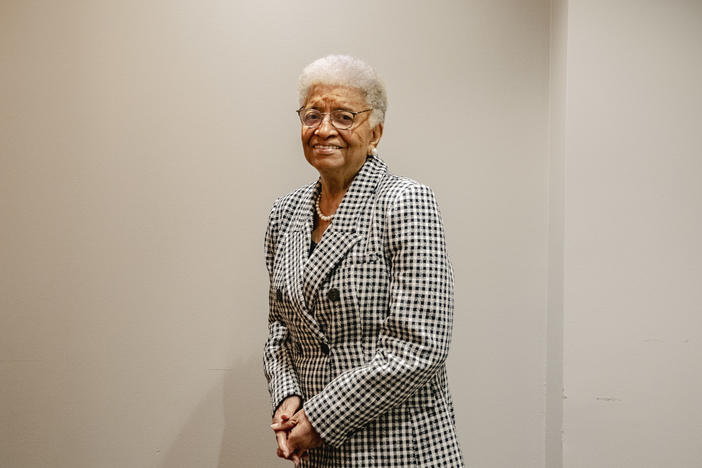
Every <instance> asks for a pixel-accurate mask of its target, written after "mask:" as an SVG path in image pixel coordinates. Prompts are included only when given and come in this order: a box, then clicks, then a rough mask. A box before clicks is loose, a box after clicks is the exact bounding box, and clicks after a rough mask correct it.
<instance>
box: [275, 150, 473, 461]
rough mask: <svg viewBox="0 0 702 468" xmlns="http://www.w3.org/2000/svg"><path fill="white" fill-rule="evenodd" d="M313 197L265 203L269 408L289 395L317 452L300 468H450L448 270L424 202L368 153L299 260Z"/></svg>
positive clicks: (426, 194) (453, 444)
mask: <svg viewBox="0 0 702 468" xmlns="http://www.w3.org/2000/svg"><path fill="white" fill-rule="evenodd" d="M319 190H320V184H319V182H317V183H314V184H310V185H307V186H304V187H302V188H300V189H298V190H296V191H294V192H292V193H290V194H288V195H286V196H284V197H282V198H280V199H278V200H277V201H276V202H275V204H274V206H273V209H272V211H271V214H270V219H269V224H268V230H267V232H266V264H267V267H268V272H269V274H270V314H269V335H268V339H267V341H266V344H265V351H264V370H265V375H266V378H267V379H268V385H269V391H270V393H271V398H272V403H273V408H277V407H278V406H279V404H280V403H281V402H282V401H283V400H284V399H285V398H286V397H288V396H290V395H299V396H300V397H301V398H302V400H303V402H304V403H303V405H304V409H305V412H306V414H307V417H308V418H309V420H310V422H311V423H312V426H313V427H314V428H315V429H316V430H317V431H318V432H319V434H320V435H321V437H322V439H323V440H324V441H325V446H323V447H320V448H316V449H313V450H310V458H309V460H308V461H307V462H305V463H304V464H303V466H305V467H411V466H421V467H455V466H463V460H462V455H461V449H460V447H459V444H458V441H457V439H456V432H455V417H454V410H453V404H452V402H451V395H450V394H449V390H448V385H447V379H446V366H445V359H446V356H447V354H448V350H449V343H450V341H451V330H452V323H453V272H452V269H451V265H450V263H449V260H448V258H447V256H446V248H445V242H444V231H443V225H442V222H441V217H440V214H439V209H438V207H437V204H436V200H435V198H434V194H433V192H432V191H431V189H429V188H428V187H426V186H424V185H421V184H419V183H417V182H415V181H413V180H410V179H407V178H403V177H397V176H394V175H392V174H390V173H389V172H388V170H387V167H386V165H385V164H384V163H383V162H382V161H381V160H380V159H379V158H377V157H374V156H369V157H368V159H367V160H366V163H365V164H364V166H363V167H362V169H361V170H360V172H359V173H358V174H357V175H356V177H355V179H354V180H353V183H352V184H351V186H350V187H349V189H348V191H347V192H346V195H345V196H344V198H343V200H342V202H341V204H340V205H339V208H338V209H337V211H336V214H335V215H334V220H333V221H332V224H331V225H330V226H329V228H328V229H327V231H326V232H325V233H324V236H323V237H322V240H321V242H320V243H319V245H318V246H317V247H316V248H315V250H314V251H313V252H312V254H311V255H310V254H309V251H310V240H311V235H312V230H313V222H314V218H313V216H314V212H315V208H314V202H315V200H316V197H317V194H318V192H319Z"/></svg>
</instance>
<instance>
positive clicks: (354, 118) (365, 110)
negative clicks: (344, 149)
mask: <svg viewBox="0 0 702 468" xmlns="http://www.w3.org/2000/svg"><path fill="white" fill-rule="evenodd" d="M303 110H305V106H302V107H300V108H299V109H298V110H296V111H295V112H297V116H298V117H299V118H300V123H301V124H302V125H303V126H305V127H307V128H319V127H321V126H322V124H323V123H324V121H325V120H326V117H324V116H326V115H328V116H329V124H330V125H331V126H332V127H334V128H335V129H337V130H351V129H352V128H353V126H354V124H355V123H356V116H357V115H358V114H363V113H364V112H369V111H372V110H373V108H372V107H371V108H369V109H364V110H362V111H357V112H354V111H350V110H344V109H336V110H333V111H332V112H336V111H341V112H348V113H349V114H351V115H353V122H351V125H349V126H348V127H346V128H339V127H337V126H336V125H334V122H333V121H332V119H331V114H332V112H320V114H322V120H320V121H319V123H318V124H317V125H315V126H314V127H312V126H310V125H305V122H303V121H302V114H300V112H302V111H303ZM310 110H316V109H314V108H310Z"/></svg>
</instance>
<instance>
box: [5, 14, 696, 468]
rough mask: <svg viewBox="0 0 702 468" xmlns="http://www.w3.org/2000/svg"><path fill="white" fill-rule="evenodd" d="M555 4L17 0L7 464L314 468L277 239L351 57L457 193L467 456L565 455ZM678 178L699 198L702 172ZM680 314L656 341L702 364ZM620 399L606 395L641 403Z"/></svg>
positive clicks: (387, 150)
mask: <svg viewBox="0 0 702 468" xmlns="http://www.w3.org/2000/svg"><path fill="white" fill-rule="evenodd" d="M548 21H549V4H548V2H544V1H522V0H519V1H517V0H512V1H506V2H493V1H487V0H485V1H475V2H459V1H448V0H444V1H435V2H406V1H399V0H397V1H383V2H375V1H370V0H358V1H355V2H340V3H329V4H324V5H321V4H310V3H309V2H301V1H290V0H285V1H283V0H278V1H267V2H253V1H246V2H230V1H213V2H196V1H185V0H175V1H169V2H165V1H156V0H153V1H135V0H127V1H113V2H82V1H63V2H41V1H22V2H12V1H6V2H2V3H0V59H1V62H0V63H1V64H2V65H1V67H2V73H1V74H0V80H1V82H0V122H1V125H0V165H1V167H0V216H1V220H2V229H0V264H1V265H2V266H3V267H2V269H1V270H0V421H2V423H1V424H0V466H2V467H3V468H5V467H8V468H39V467H52V468H108V467H114V468H124V467H130V468H145V467H164V468H178V467H183V468H192V467H195V466H197V467H202V468H206V467H270V466H288V462H284V461H278V460H277V458H276V457H275V454H274V449H275V443H274V439H273V436H272V433H271V432H270V429H269V427H268V425H269V422H270V407H269V400H268V395H267V392H266V385H265V380H264V377H263V373H262V369H261V367H262V366H261V352H262V345H263V341H264V339H265V336H266V318H267V304H266V298H267V295H266V290H267V289H266V288H267V285H266V281H267V275H266V272H265V268H264V264H263V245H262V244H263V233H264V230H265V224H266V219H267V216H268V212H269V209H270V206H271V204H272V202H273V200H274V199H275V197H277V196H279V195H281V194H284V193H286V192H288V191H290V190H292V189H294V188H296V187H298V186H299V185H302V184H304V183H307V182H310V181H312V180H314V179H315V178H316V176H315V173H314V171H313V170H312V169H311V168H309V167H308V166H307V164H306V162H305V161H304V158H303V156H302V151H301V149H300V146H299V141H298V138H299V136H298V135H299V133H298V132H299V123H298V121H297V120H296V119H297V117H296V115H295V113H294V110H295V109H296V108H297V96H296V79H297V75H298V74H299V72H300V70H301V69H302V67H303V66H304V65H305V64H307V63H309V62H310V61H312V60H313V59H315V58H317V57H320V56H322V55H325V54H327V53H332V52H346V53H351V54H354V55H358V56H360V57H362V58H364V59H366V60H367V61H368V62H370V63H371V64H373V65H375V66H376V67H377V68H378V70H379V72H380V73H381V75H382V76H384V77H385V80H386V82H387V87H388V92H389V96H390V107H389V112H388V117H387V123H386V127H385V135H384V138H383V141H382V142H381V145H380V148H379V149H380V153H381V156H382V157H383V158H384V159H385V161H386V162H387V163H388V164H389V165H390V167H391V169H393V170H394V172H396V173H399V174H402V175H406V176H409V177H413V178H415V179H418V180H420V181H422V182H424V183H426V184H428V185H430V186H432V187H433V188H434V190H435V192H436V194H437V198H438V200H439V204H440V206H441V209H442V214H443V217H444V220H445V224H446V230H447V236H448V238H447V240H448V248H449V254H450V256H451V258H452V260H453V264H454V267H455V273H456V287H457V288H456V290H457V296H456V318H455V330H454V340H453V348H452V352H451V355H450V357H449V378H450V386H451V389H452V391H453V394H454V400H455V404H456V410H457V422H458V432H459V437H460V440H461V442H462V444H463V449H464V453H465V457H466V461H467V463H468V465H469V466H473V467H489V468H502V467H505V468H512V467H515V466H518V467H520V468H521V467H524V468H530V467H542V466H543V465H544V434H545V427H544V420H545V414H544V408H545V404H544V381H545V372H546V369H545V365H544V363H545V354H546V350H545V345H544V343H545V341H546V314H545V313H544V310H545V304H546V278H547V273H546V269H547V255H546V251H547V222H546V221H547V220H546V217H547V204H546V196H547V141H548V138H547V114H548V57H549V48H548V39H549V29H548ZM661 78H662V77H661ZM665 89H666V90H667V88H665ZM666 92H675V91H669V90H667V91H666ZM680 96H681V97H682V95H680ZM690 109H692V108H690ZM689 112H692V110H689ZM666 128H667V127H666ZM671 131H672V130H671ZM681 132H682V130H681ZM676 144H677V145H682V146H675V148H677V149H678V150H680V151H678V152H676V153H674V155H673V156H669V157H678V158H682V159H680V160H679V161H680V164H682V161H683V160H685V161H687V160H686V159H684V158H685V157H686V156H685V155H686V154H687V153H685V151H683V150H684V148H685V147H684V142H680V141H678V142H677V143H676ZM675 155H677V156H675ZM675 167H678V166H675ZM658 169H661V168H658ZM640 170H641V171H644V172H642V173H641V174H642V176H649V175H650V176H652V173H649V172H646V171H648V169H645V168H642V169H640ZM597 173H599V172H597ZM657 173H658V174H667V176H669V177H672V176H674V175H679V176H680V177H682V181H683V183H681V184H674V185H670V190H688V191H689V195H690V197H692V196H693V195H695V194H698V192H694V190H695V189H694V187H692V186H691V185H686V184H687V182H689V179H688V178H689V177H692V171H690V172H687V173H685V174H683V173H679V172H676V171H672V170H671V171H669V172H665V171H663V172H661V171H660V170H658V171H657ZM620 179H621V178H617V179H616V182H617V183H619V182H620ZM612 183H614V179H612ZM660 183H662V182H660ZM573 201H574V202H575V201H577V198H575V199H574V200H573ZM591 203H592V202H591ZM658 203H660V205H657V206H660V207H661V208H667V207H668V205H666V204H665V203H664V201H663V200H658ZM680 209H681V210H685V209H686V208H685V207H681V208H680ZM682 215H683V212H675V214H669V215H666V216H669V218H666V219H668V220H670V221H671V222H681V223H682V222H683V220H684V219H687V218H683V217H682ZM661 216H663V214H661ZM640 222H643V220H641V221H640ZM686 222H688V223H692V221H689V220H688V221H686ZM682 225H683V226H692V224H684V223H683V224H682ZM633 232H636V233H639V231H638V230H636V231H632V233H633ZM656 232H657V233H658V235H660V236H665V235H667V236H668V237H665V239H667V240H668V241H671V242H672V241H676V245H677V246H678V248H682V246H683V245H687V244H685V242H688V241H689V239H688V238H684V239H683V238H680V239H678V238H674V237H672V236H673V234H671V232H672V231H665V230H664V229H663V228H662V227H661V228H660V229H659V230H657V231H656ZM666 232H667V233H668V234H666ZM678 232H679V231H678ZM684 232H685V233H690V234H691V233H692V232H693V231H691V230H686V231H684ZM647 235H649V236H650V235H652V234H650V233H648V234H647ZM679 235H681V236H682V235H683V234H679ZM641 239H642V238H641V237H640V236H638V237H635V240H638V241H639V242H641ZM646 239H649V240H650V238H646ZM629 245H632V244H631V243H629ZM636 245H640V244H636ZM572 248H573V247H572V246H571V249H572ZM671 248H672V247H671ZM676 252H678V251H677V250H676ZM695 252H696V253H697V254H698V253H699V250H697V251H693V254H695ZM606 253H608V251H607V252H606ZM680 255H682V253H681V252H680ZM685 258H686V257H683V256H676V257H673V258H660V259H658V260H659V261H661V262H664V267H665V268H667V269H669V270H670V271H672V269H673V268H677V267H680V268H683V267H686V268H687V267H689V265H690V264H688V263H685ZM665 262H668V263H665ZM609 273H610V274H612V273H613V272H609ZM675 277H676V278H681V277H682V273H679V274H678V275H677V276H675ZM688 278H689V279H688V281H693V280H692V279H691V278H692V276H689V277H688ZM646 285H647V286H650V284H648V283H647V284H646ZM631 287H633V286H631ZM665 287H667V288H672V289H674V290H676V291H682V292H686V291H687V292H688V293H689V294H692V291H691V290H688V289H686V288H688V287H691V284H690V283H685V284H681V283H676V284H668V283H666V285H665ZM672 289H671V290H672ZM574 294H575V292H574V291H571V292H570V298H571V300H573V299H575V296H574ZM637 297H638V298H639V299H640V300H641V301H643V298H642V297H641V296H637ZM656 297H658V296H656ZM686 297H687V296H685V297H683V298H682V299H681V300H682V301H683V302H680V303H677V305H674V307H673V306H671V307H672V310H678V311H682V310H683V308H684V305H685V304H686V302H685V298H686ZM578 299H579V298H578ZM646 302H647V304H643V305H647V306H648V305H649V304H648V301H646ZM668 305H670V304H668ZM680 313H682V312H680ZM675 317H677V318H678V319H677V320H676V321H675V323H676V324H677V325H676V326H679V327H681V328H680V329H677V328H676V329H673V328H666V329H659V327H658V326H657V325H658V323H657V321H656V320H653V319H651V320H652V321H651V322H650V324H651V326H652V327H653V330H650V331H649V330H646V332H645V333H644V331H643V330H642V331H641V334H640V335H641V336H638V335H637V339H638V338H641V340H644V339H657V340H662V341H661V342H654V341H651V342H646V343H645V344H644V343H643V341H641V343H642V345H641V346H642V348H641V349H642V350H644V349H650V350H652V349H653V347H654V346H658V347H659V348H665V349H667V348H666V347H669V348H670V350H669V351H667V352H666V354H660V353H659V354H653V355H654V356H658V357H660V359H663V357H662V356H665V359H666V360H667V359H673V357H674V356H673V355H672V354H671V353H673V352H675V351H674V350H673V348H672V347H673V346H678V348H675V349H677V350H678V351H677V352H679V353H680V357H681V358H683V359H688V357H689V355H688V354H686V353H687V351H686V350H691V349H693V348H692V347H693V346H696V345H695V337H694V336H693V335H692V334H689V335H685V336H683V334H682V333H676V330H678V331H682V330H683V329H684V328H682V327H683V326H684V325H693V324H694V323H693V322H692V321H691V320H692V318H690V321H689V322H687V323H684V322H683V320H682V318H681V317H680V316H675ZM629 318H631V317H629ZM626 323H629V322H628V321H627V322H626ZM654 330H655V331H656V333H654V332H653V331H654ZM685 339H688V340H689V341H688V342H683V340H685ZM574 343H575V344H576V345H577V340H576V341H574ZM651 353H654V351H651ZM662 364H663V363H659V365H662ZM612 369H614V367H613V368H612ZM676 369H677V370H676ZM683 369H684V367H669V368H667V370H668V371H669V372H682V370H683ZM676 375H677V374H676ZM669 377H670V376H669ZM663 382H665V381H663ZM663 382H662V383H661V384H660V385H665V384H664V383H663ZM639 383H641V382H639ZM615 390H617V389H610V388H605V387H598V388H597V393H596V395H597V396H601V397H610V396H612V397H617V398H623V399H624V401H625V402H626V401H627V400H628V399H629V398H631V395H629V394H626V393H620V392H617V391H615ZM686 391H689V390H686ZM670 392H673V389H672V388H671V389H670ZM680 392H682V390H680ZM674 395H676V394H675V393H668V394H667V396H669V397H670V396H674ZM685 395H688V394H687V393H685V394H683V395H682V396H685ZM685 401H687V400H685ZM590 403H591V404H596V405H605V404H606V405H610V406H608V408H609V407H615V405H617V404H619V402H616V403H610V402H602V401H600V400H593V401H592V402H590ZM679 408H680V410H681V411H682V409H683V408H686V407H679Z"/></svg>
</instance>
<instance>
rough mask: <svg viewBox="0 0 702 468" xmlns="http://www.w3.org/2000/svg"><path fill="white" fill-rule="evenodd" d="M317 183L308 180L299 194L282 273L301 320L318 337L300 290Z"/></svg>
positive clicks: (308, 245) (314, 321)
mask: <svg viewBox="0 0 702 468" xmlns="http://www.w3.org/2000/svg"><path fill="white" fill-rule="evenodd" d="M319 188H320V183H319V182H317V183H316V184H311V185H309V186H308V187H307V189H306V190H305V191H304V192H303V193H302V195H301V201H300V203H299V204H298V207H297V210H296V211H295V214H294V215H293V222H292V224H291V226H290V227H291V229H290V232H289V234H288V236H289V237H288V242H287V250H286V257H285V262H286V263H287V271H288V274H287V275H286V281H287V289H288V291H290V297H291V299H292V301H293V302H294V304H295V310H296V311H298V313H299V315H300V318H301V319H302V322H304V323H305V325H306V326H307V327H308V328H309V329H310V330H311V331H312V333H314V334H315V335H318V336H319V337H320V338H321V337H323V336H324V334H323V333H322V331H321V329H320V327H319V323H317V321H316V320H315V318H314V316H313V315H312V314H311V313H310V310H311V309H308V307H307V303H306V301H305V297H304V296H303V293H302V288H303V282H304V271H303V268H304V265H305V263H307V260H308V253H309V249H310V240H311V239H312V228H313V224H314V218H313V213H314V203H315V200H316V197H317V193H318V192H319Z"/></svg>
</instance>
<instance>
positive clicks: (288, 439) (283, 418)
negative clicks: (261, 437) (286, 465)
mask: <svg viewBox="0 0 702 468" xmlns="http://www.w3.org/2000/svg"><path fill="white" fill-rule="evenodd" d="M301 406H302V400H301V399H300V397H298V396H290V397H288V398H286V399H285V400H283V403H281V404H280V407H278V409H277V410H276V412H275V415H273V424H271V429H273V431H274V432H275V439H276V441H277V442H278V450H277V454H278V456H279V457H281V458H285V459H288V460H292V461H293V462H294V463H295V466H299V465H300V463H302V461H303V460H305V459H307V456H308V454H307V449H310V448H314V447H320V446H321V445H322V443H323V442H322V438H321V437H320V436H319V434H318V433H317V431H316V430H315V429H314V427H312V424H311V423H310V421H309V419H307V415H306V414H305V410H304V409H300V407H301Z"/></svg>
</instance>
